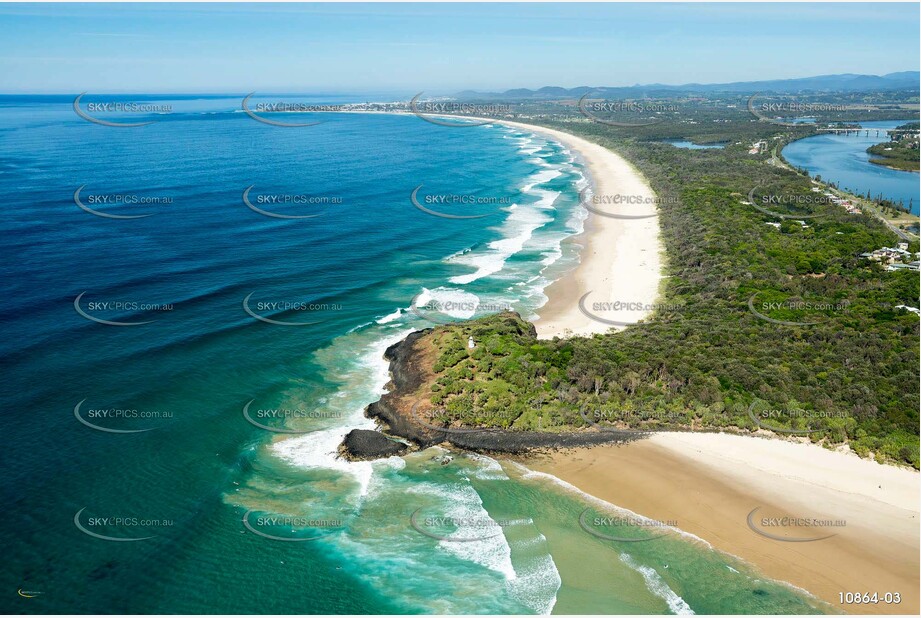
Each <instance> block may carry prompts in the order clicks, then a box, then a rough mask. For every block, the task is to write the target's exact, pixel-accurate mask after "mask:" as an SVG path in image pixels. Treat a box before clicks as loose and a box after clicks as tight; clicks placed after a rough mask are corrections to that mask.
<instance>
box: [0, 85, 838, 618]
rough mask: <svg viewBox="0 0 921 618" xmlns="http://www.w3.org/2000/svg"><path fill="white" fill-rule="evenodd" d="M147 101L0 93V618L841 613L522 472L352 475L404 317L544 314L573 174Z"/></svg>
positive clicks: (384, 131)
mask: <svg viewBox="0 0 921 618" xmlns="http://www.w3.org/2000/svg"><path fill="white" fill-rule="evenodd" d="M93 100H94V99H93V98H91V97H87V101H89V102H92V101H93ZM96 100H97V101H101V100H102V98H99V97H97V98H96ZM302 100H303V101H304V102H305V103H317V104H321V103H322V104H330V103H338V102H341V101H338V100H336V99H333V98H331V97H319V98H303V99H302ZM151 102H155V103H157V104H159V105H161V106H169V108H170V109H169V111H168V112H163V111H158V112H154V113H147V112H145V113H143V114H138V113H133V112H132V113H127V112H126V113H122V114H109V115H106V116H105V117H106V118H107V119H108V120H111V121H113V122H129V121H130V122H148V121H151V122H152V124H147V125H145V126H138V127H111V126H103V125H99V124H96V123H94V122H91V121H88V120H86V119H83V118H81V117H79V116H78V115H77V114H75V113H74V111H73V109H72V99H70V98H69V97H0V188H2V190H3V194H4V196H5V197H6V200H7V202H8V209H7V215H6V216H5V217H4V218H3V220H2V222H0V226H2V234H3V238H4V242H3V244H2V248H0V251H2V258H3V259H2V262H0V268H2V275H3V276H2V279H0V280H2V286H3V298H4V299H5V303H4V306H3V309H2V317H0V321H2V328H3V331H2V334H3V336H2V337H0V358H2V361H0V362H2V364H3V376H4V380H3V382H4V389H3V390H4V392H3V406H2V409H3V435H4V438H5V440H4V442H5V448H4V449H3V451H2V455H0V457H2V459H0V463H2V470H3V481H2V483H0V492H2V497H3V503H4V504H5V505H6V522H5V525H4V526H2V528H0V537H2V547H3V549H4V554H5V555H4V560H3V561H2V565H0V581H2V583H3V590H4V591H5V594H4V595H3V601H2V604H0V609H2V610H3V611H4V612H5V613H10V612H15V613H54V612H64V613H282V614H284V613H356V614H359V613H407V614H413V613H477V614H487V613H522V614H529V613H549V612H557V613H652V614H655V613H661V614H665V613H682V614H690V613H764V614H771V613H823V612H826V611H829V609H828V607H827V606H825V605H824V604H822V603H820V602H819V601H817V600H816V599H814V598H812V597H810V596H809V595H808V594H807V593H805V592H804V591H801V590H797V589H795V588H793V587H792V586H789V585H787V584H784V583H782V582H776V581H772V580H769V579H767V578H765V577H763V576H761V575H760V574H759V573H757V572H756V571H754V570H753V569H752V568H751V567H749V566H748V565H746V564H744V563H742V562H741V561H740V560H738V559H736V558H734V557H732V556H728V555H726V554H723V553H720V552H717V551H715V550H714V549H713V548H711V547H710V546H709V545H708V544H707V543H706V542H705V541H702V540H701V539H697V538H695V537H692V536H691V535H688V534H686V533H683V532H682V531H680V530H678V529H676V528H673V527H669V528H667V529H666V530H665V531H664V532H663V534H662V535H659V536H656V538H650V539H645V538H643V540H640V541H636V542H632V541H631V542H627V541H611V540H606V539H604V538H601V537H599V536H597V535H593V534H591V533H589V532H587V531H586V529H585V526H584V525H582V524H580V521H582V520H583V519H584V517H585V516H586V513H588V511H586V509H592V510H594V512H596V513H609V512H618V513H620V514H621V515H629V514H625V513H623V512H621V511H617V509H616V507H615V506H613V505H603V504H600V503H599V502H598V501H595V500H593V499H591V498H590V497H588V496H585V495H583V494H580V493H579V492H578V491H576V490H574V489H573V488H570V487H567V486H565V484H562V483H560V482H558V481H556V480H555V479H553V478H552V477H547V476H546V475H543V474H538V473H534V472H531V471H529V470H528V469H527V468H524V467H522V466H520V465H519V464H516V463H513V462H509V461H499V460H496V459H492V458H488V457H484V456H480V455H473V454H464V453H460V452H453V453H452V452H448V451H445V450H443V449H440V448H432V449H428V450H426V451H422V452H418V453H414V454H412V455H409V456H407V457H405V458H391V459H387V460H382V461H376V462H361V463H347V462H345V461H343V460H341V459H338V458H337V457H336V448H337V446H338V444H339V443H340V442H341V440H342V437H343V436H344V434H345V433H347V431H349V430H350V429H353V428H373V426H374V423H373V422H372V421H370V420H368V419H366V418H365V417H364V415H363V410H364V408H365V406H367V405H368V404H369V403H371V402H373V401H375V400H377V399H378V397H379V396H380V395H381V393H383V392H384V389H385V386H386V383H387V381H388V371H387V369H388V368H387V363H386V362H385V361H384V360H383V358H382V354H383V352H384V350H385V349H386V348H387V346H389V345H391V344H393V343H395V342H397V341H399V340H400V339H401V338H403V337H404V336H405V335H406V334H408V333H409V332H412V331H413V330H417V329H420V328H426V327H429V326H432V325H433V322H432V321H429V320H428V319H427V318H426V315H427V314H425V313H424V312H419V311H414V310H413V307H418V306H420V305H425V304H426V303H432V302H435V303H439V304H440V306H442V307H446V309H445V311H446V312H447V313H450V314H451V315H452V316H454V317H455V318H467V317H471V316H472V315H480V314H482V313H484V311H486V312H488V311H491V310H494V309H493V308H494V307H500V306H511V307H513V308H515V309H516V310H517V311H519V312H520V313H521V314H522V315H524V316H525V317H528V318H533V317H535V311H536V310H537V309H538V308H539V307H540V306H541V305H542V303H543V302H545V300H546V298H545V296H544V295H543V289H544V288H545V287H546V286H547V285H548V284H549V283H550V282H551V281H552V280H554V279H555V278H558V277H559V276H560V275H561V274H562V273H565V272H567V270H569V269H571V268H572V267H573V266H574V265H575V264H576V262H577V260H578V255H577V249H578V247H577V246H576V245H575V244H574V243H570V242H566V240H567V239H568V238H570V237H572V236H573V235H575V234H577V233H578V232H579V231H580V230H581V229H582V224H583V219H584V214H583V211H582V210H581V208H580V207H579V206H578V191H579V190H580V189H581V188H583V187H584V186H585V183H586V182H587V181H586V177H585V175H584V174H583V170H582V165H581V164H580V162H579V161H578V160H577V158H576V157H575V156H574V154H573V153H571V152H569V151H568V150H566V148H564V147H563V146H561V145H560V144H557V143H555V142H551V141H548V140H547V139H545V138H542V137H539V136H537V135H534V134H531V133H529V132H527V131H519V130H514V129H509V128H505V127H501V126H497V125H484V126H477V127H461V128H458V127H446V126H438V125H433V124H431V123H428V122H425V121H423V120H420V119H419V118H415V117H412V116H395V115H385V114H350V113H323V114H312V115H310V116H309V118H310V119H311V121H313V120H314V119H316V120H318V121H319V124H316V125H315V126H309V127H279V126H271V125H267V124H264V123H261V122H258V121H256V120H254V119H252V118H250V117H248V115H247V114H245V113H241V110H240V100H239V98H237V97H229V96H228V97H219V96H212V97H163V98H160V99H157V100H151ZM103 114H104V113H97V114H96V116H99V117H101V116H103ZM272 118H274V119H281V120H282V121H284V122H292V123H295V122H300V121H301V120H302V119H303V118H305V116H303V115H295V114H283V115H273V116H272ZM420 185H421V186H420ZM417 189H418V191H416V190H417ZM414 191H415V192H416V203H414V202H413V199H412V195H413V193H414ZM244 194H246V198H245V199H244ZM419 206H422V207H424V208H425V209H427V210H429V211H434V212H439V213H442V214H449V215H453V216H455V217H457V216H460V217H476V218H448V217H442V216H438V215H436V214H431V213H430V212H425V211H424V210H422V209H420V208H419ZM480 215H482V216H480ZM484 308H485V309H484ZM634 528H635V527H634ZM630 534H637V535H639V536H640V537H642V535H643V534H645V532H644V531H643V530H642V529H641V528H640V529H639V531H637V530H636V529H631V532H630ZM17 590H18V591H19V592H20V594H19V595H16V594H13V593H12V592H11V591H17Z"/></svg>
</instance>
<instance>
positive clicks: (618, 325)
mask: <svg viewBox="0 0 921 618" xmlns="http://www.w3.org/2000/svg"><path fill="white" fill-rule="evenodd" d="M345 113H380V114H397V115H404V114H405V115H411V116H412V115H414V114H412V113H410V112H374V111H355V112H345ZM433 116H436V117H438V118H456V119H461V120H474V121H488V123H489V124H497V125H502V126H505V127H510V128H514V129H519V130H523V131H530V132H532V133H536V134H538V135H542V136H544V137H546V138H549V139H552V140H554V141H557V142H559V143H560V144H562V145H563V146H564V147H566V148H567V149H569V150H570V151H571V153H572V154H573V155H574V156H575V157H576V159H577V160H579V161H580V162H581V163H582V164H583V165H584V168H585V172H586V174H585V176H586V181H587V182H588V183H589V187H590V188H591V196H585V200H586V201H589V202H590V203H594V200H599V203H598V204H597V205H595V206H593V208H594V209H595V210H598V211H602V212H604V213H609V214H610V215H613V216H604V215H600V214H596V212H592V210H589V209H587V210H588V217H586V219H585V220H584V222H583V230H582V232H580V233H579V234H575V235H573V236H570V237H568V238H566V239H565V240H564V241H563V242H567V243H575V244H576V245H578V246H579V247H580V250H579V263H578V264H577V265H576V266H575V268H574V269H573V270H571V271H569V272H567V273H565V274H564V275H563V276H561V277H560V278H558V279H556V280H554V281H553V282H552V283H551V284H550V285H548V286H547V287H546V288H544V290H543V294H544V295H545V296H546V297H547V302H546V303H544V304H543V305H542V306H541V307H540V308H539V309H538V310H537V319H535V320H533V321H532V324H534V327H535V328H536V329H537V337H538V339H553V338H554V337H561V338H563V337H571V336H584V337H591V336H592V335H594V334H601V333H607V332H609V331H611V330H612V329H615V330H622V329H623V328H626V327H627V326H629V325H632V324H634V323H636V322H639V321H640V320H642V319H644V318H647V317H649V315H651V314H652V313H653V312H654V310H655V305H656V303H657V302H658V300H659V298H660V284H661V281H662V279H663V277H664V264H665V247H664V245H663V244H662V238H661V233H660V229H659V217H658V212H657V208H656V205H657V199H658V198H657V196H656V194H655V192H654V191H653V190H652V188H651V187H650V186H649V183H648V182H647V181H646V179H645V178H644V177H643V175H642V173H641V172H640V171H639V170H637V169H636V168H635V167H633V165H632V164H631V163H630V162H629V161H627V160H626V159H624V158H623V157H621V156H620V155H619V154H617V153H615V152H613V151H611V150H609V149H607V148H605V147H604V146H601V145H599V144H596V143H594V142H590V141H589V140H587V139H584V138H582V137H579V136H576V135H573V134H571V133H566V132H565V131H560V130H559V129H551V128H548V127H542V126H540V125H534V124H528V123H524V122H518V121H514V120H497V119H494V118H485V117H479V116H459V115H454V114H433ZM484 126H485V125H484ZM617 200H619V201H617ZM612 201H615V203H611V202H612ZM637 202H639V203H637ZM583 207H584V206H583ZM582 299H584V301H585V304H584V306H585V308H584V309H583V308H582V307H581V306H580V305H581V303H580V300H582ZM596 303H602V304H603V305H600V306H601V307H602V308H601V309H596V308H595V306H596ZM612 305H613V306H612ZM592 316H594V317H592Z"/></svg>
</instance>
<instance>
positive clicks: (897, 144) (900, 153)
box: [867, 122, 919, 172]
mask: <svg viewBox="0 0 921 618" xmlns="http://www.w3.org/2000/svg"><path fill="white" fill-rule="evenodd" d="M918 126H919V123H917V122H912V123H908V124H903V125H901V126H899V127H897V130H899V131H906V132H907V131H912V130H913V131H917V130H918ZM891 138H892V139H891V140H890V141H888V142H883V143H882V144H874V145H873V146H870V147H869V148H867V152H868V153H870V154H871V155H872V156H871V157H870V163H875V164H876V165H884V166H886V167H891V168H892V169H896V170H905V171H912V172H917V171H918V168H919V159H918V134H917V133H914V134H912V133H893V134H892V136H891Z"/></svg>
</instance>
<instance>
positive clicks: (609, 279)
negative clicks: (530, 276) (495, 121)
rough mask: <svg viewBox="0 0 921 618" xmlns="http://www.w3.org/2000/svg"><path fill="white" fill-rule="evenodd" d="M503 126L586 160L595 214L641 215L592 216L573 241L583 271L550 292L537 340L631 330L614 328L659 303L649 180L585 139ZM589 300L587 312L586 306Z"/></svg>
mask: <svg viewBox="0 0 921 618" xmlns="http://www.w3.org/2000/svg"><path fill="white" fill-rule="evenodd" d="M502 124H504V125H507V126H512V127H516V128H519V129H523V130H528V131H533V132H535V133H538V134H542V135H546V136H548V137H551V138H552V139H554V140H556V141H558V142H560V143H562V144H563V145H565V146H566V147H567V148H569V149H570V150H571V151H572V152H573V154H575V155H576V156H577V157H579V159H580V160H581V161H582V163H583V164H584V165H585V167H586V169H587V171H588V176H589V180H590V182H591V191H589V192H587V193H586V195H585V201H587V202H589V203H590V204H591V205H592V207H593V208H594V209H596V210H599V211H602V212H605V213H610V214H613V215H619V216H627V217H642V218H633V219H625V218H616V217H607V216H604V215H598V214H595V213H593V212H589V216H588V219H586V221H585V229H584V231H583V233H582V234H579V235H578V236H576V237H574V238H573V239H571V241H572V242H575V243H577V244H579V245H580V246H581V249H580V263H579V265H578V266H577V267H576V269H575V271H573V272H572V273H569V274H568V275H566V276H565V277H563V278H561V279H559V280H557V281H555V282H554V283H553V284H551V285H550V286H549V287H548V288H547V289H546V290H545V291H544V293H545V294H546V295H547V297H548V301H547V304H546V305H544V306H543V307H542V308H541V309H540V311H539V312H538V315H539V319H538V320H537V321H536V322H535V323H534V325H535V327H536V328H537V334H538V336H539V337H541V338H548V339H549V338H552V337H554V336H559V337H564V336H570V335H592V334H594V333H604V332H608V331H609V330H610V329H612V328H614V329H615V330H619V329H621V328H624V326H620V325H615V324H610V323H609V322H621V323H634V322H637V321H639V320H641V319H643V318H644V317H646V316H647V315H649V314H650V313H651V311H652V305H653V303H655V302H656V298H657V297H658V292H659V283H660V280H661V269H662V262H663V260H664V257H663V255H664V254H663V251H662V244H661V240H660V235H659V221H658V217H657V216H656V205H655V199H656V196H655V193H654V192H653V191H652V189H651V188H650V187H649V185H648V184H647V182H646V180H645V179H644V178H643V177H642V175H641V174H640V173H639V172H638V171H637V170H636V169H635V168H634V167H633V166H632V165H630V163H628V162H627V161H626V160H625V159H624V158H623V157H621V156H619V155H618V154H616V153H614V152H611V151H610V150H608V149H607V148H604V147H602V146H599V145H598V144H595V143H592V142H590V141H588V140H585V139H583V138H581V137H576V136H575V135H571V134H569V133H565V132H563V131H557V130H555V129H547V128H543V127H538V126H534V125H529V124H524V123H518V122H503V123H502ZM586 294H588V296H585V295H586ZM583 297H585V302H584V305H583V306H584V309H585V310H584V311H583V310H582V309H580V307H579V301H580V299H582V298H583ZM600 303H618V305H615V306H610V307H609V306H605V305H603V304H600ZM586 314H591V315H594V316H595V318H592V317H590V316H589V315H586ZM596 318H597V319H596Z"/></svg>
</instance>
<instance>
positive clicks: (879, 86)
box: [455, 71, 921, 99]
mask: <svg viewBox="0 0 921 618" xmlns="http://www.w3.org/2000/svg"><path fill="white" fill-rule="evenodd" d="M919 82H921V72H919V71H899V72H896V73H887V74H886V75H861V74H857V73H840V74H836V75H817V76H814V77H798V78H793V79H773V80H763V81H746V82H729V83H720V84H698V83H690V84H680V85H670V84H642V85H641V84H636V85H633V86H597V87H592V86H577V87H575V88H562V87H559V86H544V87H543V88H538V89H537V90H531V89H529V88H515V89H512V90H506V91H504V92H480V91H475V90H464V91H463V92H459V93H457V95H455V96H457V97H463V98H474V97H479V98H502V99H568V98H573V97H581V96H582V95H584V94H586V93H597V94H600V95H606V96H613V97H616V96H620V97H629V96H633V97H636V96H656V95H671V96H673V95H676V94H714V93H754V92H772V93H784V94H805V93H814V94H821V93H831V92H861V91H872V90H914V91H918V90H919Z"/></svg>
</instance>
